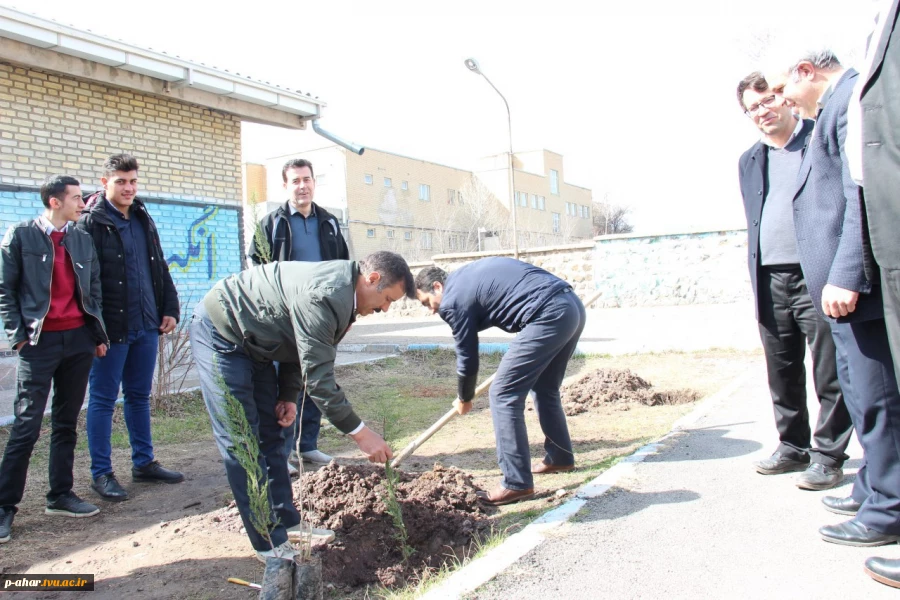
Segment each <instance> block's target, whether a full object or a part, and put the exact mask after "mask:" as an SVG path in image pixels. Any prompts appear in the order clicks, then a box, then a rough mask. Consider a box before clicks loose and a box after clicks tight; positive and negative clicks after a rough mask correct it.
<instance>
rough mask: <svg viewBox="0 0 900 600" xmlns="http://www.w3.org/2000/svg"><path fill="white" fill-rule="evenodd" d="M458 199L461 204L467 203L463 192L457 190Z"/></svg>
mask: <svg viewBox="0 0 900 600" xmlns="http://www.w3.org/2000/svg"><path fill="white" fill-rule="evenodd" d="M456 201H457V202H459V203H460V205H463V204H465V203H466V202H465V200H464V199H463V195H462V192H456Z"/></svg>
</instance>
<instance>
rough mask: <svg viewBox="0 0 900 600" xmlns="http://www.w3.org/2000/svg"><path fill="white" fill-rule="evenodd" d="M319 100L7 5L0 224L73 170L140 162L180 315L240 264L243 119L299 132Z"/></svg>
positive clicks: (0, 106)
mask: <svg viewBox="0 0 900 600" xmlns="http://www.w3.org/2000/svg"><path fill="white" fill-rule="evenodd" d="M323 106H324V103H323V102H321V101H320V100H318V99H315V98H312V97H309V96H308V95H303V94H300V93H299V92H294V91H290V90H286V89H283V88H280V87H277V86H273V85H269V84H267V83H262V82H259V81H255V80H252V79H250V78H248V77H241V76H239V75H237V74H232V73H229V72H228V71H224V70H220V69H216V68H212V67H207V66H205V65H202V64H197V63H192V62H190V61H186V60H181V59H180V58H177V57H173V56H170V55H167V54H164V53H159V52H154V51H151V50H147V49H143V48H138V47H135V46H131V45H129V44H126V43H124V42H120V41H116V40H112V39H108V38H103V37H101V36H98V35H96V34H94V33H90V32H87V31H81V30H78V29H75V28H72V27H67V26H63V25H60V24H58V23H56V22H54V21H48V20H45V19H41V18H39V17H36V16H33V15H29V14H27V13H23V12H20V11H16V10H13V9H9V8H5V7H0V228H2V230H3V231H4V232H5V231H6V229H7V227H8V226H9V225H11V224H13V223H16V222H19V221H22V220H25V219H30V218H34V217H35V216H36V215H37V214H38V213H40V212H41V211H42V210H43V205H42V203H41V200H40V197H39V194H38V191H39V187H40V185H41V183H42V182H43V180H44V179H45V178H46V177H47V176H48V175H51V174H68V175H73V176H75V177H77V178H78V179H79V180H81V182H82V189H83V190H84V191H85V193H87V192H90V191H94V190H96V189H98V188H99V187H100V181H99V180H100V176H101V168H102V165H103V162H104V160H105V159H106V158H107V157H108V156H109V155H111V154H116V153H120V152H128V153H130V154H133V155H134V156H135V157H136V158H137V159H138V161H139V163H140V165H141V169H140V187H139V196H140V197H141V198H143V199H144V200H145V202H146V203H147V206H148V209H149V211H150V213H151V214H152V215H153V217H154V219H155V220H156V221H157V224H158V226H159V231H160V235H161V236H162V245H163V250H164V251H165V252H166V254H167V257H168V263H169V268H170V270H171V272H172V275H173V278H174V280H175V283H176V285H177V286H178V290H179V294H180V295H181V298H182V303H183V308H184V310H185V312H187V311H188V310H190V309H191V308H192V305H193V303H195V302H197V301H198V300H199V299H200V298H201V297H202V296H203V295H204V294H205V293H206V291H207V290H208V289H209V288H210V287H211V286H212V285H213V284H214V283H215V282H216V281H218V280H219V279H221V278H223V277H225V276H227V275H229V274H231V273H234V272H237V271H239V270H240V269H241V268H242V255H243V248H244V246H245V242H244V239H243V234H242V231H241V226H240V224H241V222H242V212H243V207H242V206H243V196H244V194H243V187H242V185H243V184H242V181H243V179H244V175H243V174H242V165H241V122H242V121H252V122H256V123H265V124H270V125H276V126H280V127H288V128H294V129H302V128H304V127H305V122H306V121H307V120H309V119H312V118H316V117H318V116H319V114H320V113H321V109H322V107H323Z"/></svg>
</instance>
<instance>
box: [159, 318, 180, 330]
mask: <svg viewBox="0 0 900 600" xmlns="http://www.w3.org/2000/svg"><path fill="white" fill-rule="evenodd" d="M175 325H177V322H176V321H175V317H163V318H162V323H160V325H159V332H160V333H172V332H173V331H175Z"/></svg>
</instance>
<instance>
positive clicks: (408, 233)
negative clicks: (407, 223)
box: [403, 231, 412, 242]
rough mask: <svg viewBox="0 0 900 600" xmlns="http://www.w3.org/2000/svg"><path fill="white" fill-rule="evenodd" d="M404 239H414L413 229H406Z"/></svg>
mask: <svg viewBox="0 0 900 600" xmlns="http://www.w3.org/2000/svg"><path fill="white" fill-rule="evenodd" d="M403 239H404V240H406V241H407V242H408V241H410V240H411V239H412V231H404V232H403Z"/></svg>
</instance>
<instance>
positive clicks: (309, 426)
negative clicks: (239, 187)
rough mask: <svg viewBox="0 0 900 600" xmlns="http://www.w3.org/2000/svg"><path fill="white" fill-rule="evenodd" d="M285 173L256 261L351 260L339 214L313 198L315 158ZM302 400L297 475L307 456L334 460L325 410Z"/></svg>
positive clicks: (290, 165)
mask: <svg viewBox="0 0 900 600" xmlns="http://www.w3.org/2000/svg"><path fill="white" fill-rule="evenodd" d="M281 179H282V180H283V182H284V190H285V192H286V193H287V197H288V200H287V202H285V203H284V204H283V205H282V206H279V207H278V208H277V209H275V210H273V211H272V212H270V213H269V214H267V215H266V216H265V217H264V218H263V219H262V221H261V222H260V227H261V228H262V231H263V234H264V237H265V242H266V244H268V247H265V245H264V244H260V243H259V240H257V239H256V236H254V238H253V245H252V248H251V251H250V260H251V261H252V262H253V264H255V265H259V264H263V263H267V262H275V261H285V260H297V261H303V262H321V261H327V260H349V258H350V252H349V250H348V249H347V242H346V241H344V236H343V235H342V234H341V225H340V223H339V222H338V220H337V219H336V218H335V217H334V215H332V214H331V213H329V212H328V211H326V210H325V209H324V208H322V207H321V206H319V205H318V204H316V203H315V202H313V199H314V198H315V193H316V177H315V173H314V172H313V166H312V163H311V162H309V161H308V160H306V159H302V158H294V159H291V160H289V161H287V162H286V163H285V164H284V167H282V169H281ZM298 402H299V404H300V409H299V410H298V411H297V414H298V417H297V419H296V421H297V422H295V423H294V424H293V425H291V426H289V427H287V428H285V451H286V452H287V454H288V457H289V462H288V469H289V471H290V473H291V475H296V474H297V469H295V468H294V467H293V466H292V465H291V464H290V463H291V462H298V461H299V460H301V459H302V460H305V461H307V462H311V463H313V464H328V463H329V462H331V457H330V456H328V455H327V454H325V453H324V452H322V451H321V450H319V449H318V440H319V429H320V428H321V426H322V425H321V424H322V413H321V412H320V411H319V409H318V407H317V406H316V405H315V403H314V402H312V401H311V400H310V399H309V396H304V397H303V398H299V399H298ZM298 436H299V438H300V440H299V442H300V443H299V456H297V455H295V454H294V451H295V449H296V448H298V445H297V437H298Z"/></svg>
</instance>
